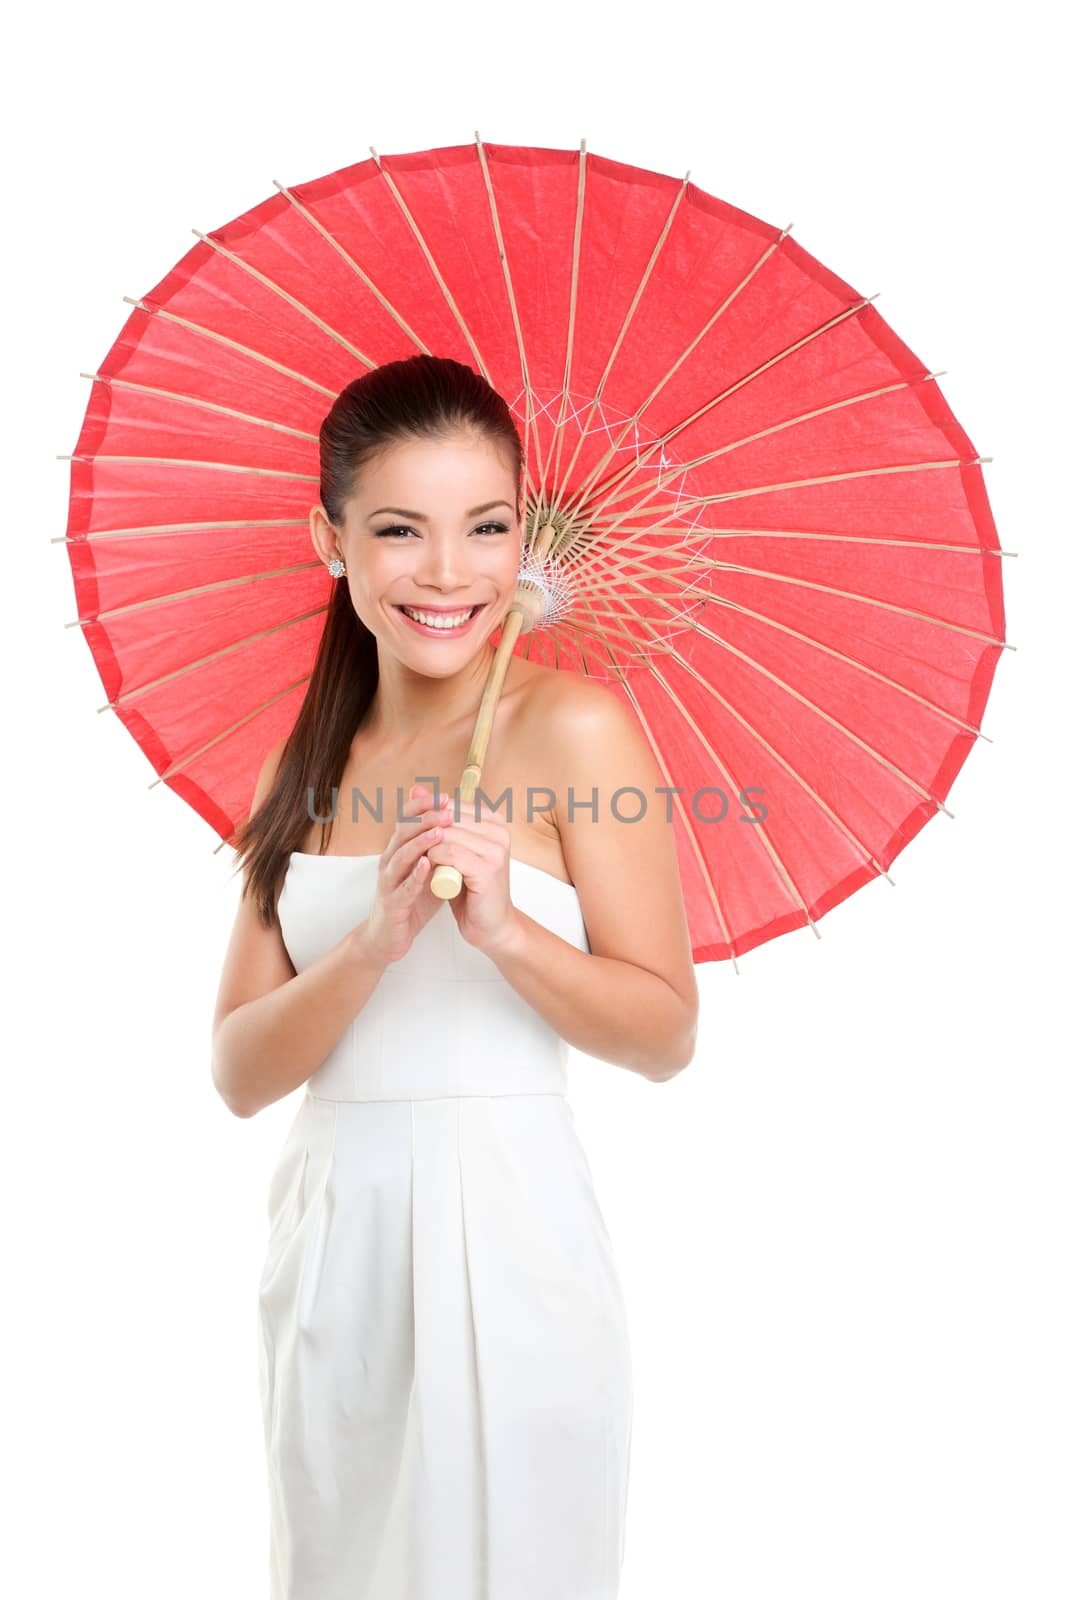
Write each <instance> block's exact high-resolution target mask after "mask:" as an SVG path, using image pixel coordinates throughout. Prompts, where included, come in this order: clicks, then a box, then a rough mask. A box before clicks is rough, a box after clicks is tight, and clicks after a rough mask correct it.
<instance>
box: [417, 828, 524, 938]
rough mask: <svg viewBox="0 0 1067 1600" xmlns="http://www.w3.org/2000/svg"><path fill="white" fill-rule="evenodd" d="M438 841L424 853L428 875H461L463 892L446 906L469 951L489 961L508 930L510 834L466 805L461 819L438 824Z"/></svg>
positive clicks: (510, 915)
mask: <svg viewBox="0 0 1067 1600" xmlns="http://www.w3.org/2000/svg"><path fill="white" fill-rule="evenodd" d="M442 826H443V828H444V837H443V838H442V839H440V840H439V841H438V843H437V844H432V845H430V846H429V848H428V849H427V851H426V854H427V856H428V857H429V858H430V870H431V872H432V870H433V868H434V867H436V866H438V865H440V864H442V863H443V864H444V865H446V866H449V867H456V868H458V870H459V871H460V872H461V873H462V874H463V888H462V889H461V890H460V891H459V894H457V895H456V896H455V897H454V898H453V899H451V900H450V901H449V902H448V904H449V906H450V907H451V909H452V915H453V916H454V917H455V919H456V922H457V924H458V926H459V931H460V933H461V934H462V935H463V937H464V939H466V941H467V943H468V944H471V945H473V946H474V947H475V949H478V950H482V951H484V952H485V954H486V955H487V956H489V957H490V958H491V957H492V954H493V951H494V950H495V949H498V948H500V947H501V946H502V945H503V944H504V942H505V941H506V940H507V937H508V935H509V933H510V931H511V929H512V928H513V926H514V923H515V917H516V911H515V907H514V906H513V905H512V903H511V830H510V828H508V827H507V825H506V824H505V823H503V822H497V821H496V820H495V819H491V818H488V817H476V816H475V815H474V806H473V803H471V804H470V805H469V806H468V807H467V808H466V809H465V810H461V820H456V819H453V820H451V821H446V822H444V823H442Z"/></svg>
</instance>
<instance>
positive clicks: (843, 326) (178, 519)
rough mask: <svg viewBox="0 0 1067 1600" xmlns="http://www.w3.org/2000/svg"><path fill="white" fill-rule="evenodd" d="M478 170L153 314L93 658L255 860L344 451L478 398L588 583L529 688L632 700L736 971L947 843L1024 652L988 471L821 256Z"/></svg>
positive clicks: (692, 916)
mask: <svg viewBox="0 0 1067 1600" xmlns="http://www.w3.org/2000/svg"><path fill="white" fill-rule="evenodd" d="M475 137H476V142H475V144H473V145H464V146H459V147H454V148H448V149H440V150H430V151H422V152H419V153H418V154H414V155H399V156H390V157H388V158H380V157H379V156H378V155H377V154H376V153H375V152H373V151H372V156H373V159H371V160H368V161H363V162H360V163H357V164H356V165H355V166H352V167H346V168H344V169H343V170H341V171H339V172H335V173H331V174H330V175H329V176H328V177H325V178H320V179H318V180H317V181H315V182H313V183H307V184H303V185H301V186H299V187H297V188H293V189H287V188H284V187H283V186H282V185H281V184H278V185H277V188H278V190H279V192H278V193H277V194H275V195H273V196H272V197H271V198H270V199H269V200H265V201H264V202H263V203H262V204H261V205H258V206H256V207H255V208H254V209H253V210H251V211H248V212H246V213H245V214H244V215H243V216H240V217H238V218H237V219H236V220H235V221H234V222H230V223H227V224H226V226H225V227H222V228H218V229H216V230H215V231H214V232H212V233H210V234H198V240H199V242H198V243H197V244H196V245H195V246H194V248H193V249H192V250H190V251H189V253H188V254H187V255H186V256H184V257H183V258H182V259H181V260H180V261H179V262H178V264H177V265H176V266H175V267H174V268H173V270H172V271H171V272H169V273H168V274H167V276H166V277H165V278H164V279H163V280H162V282H161V283H159V284H158V285H157V287H156V288H155V289H153V290H152V291H151V292H150V293H149V294H146V295H144V296H143V297H142V298H141V299H140V300H135V301H132V302H131V304H133V306H134V307H135V309H134V311H133V313H132V315H131V316H130V318H129V320H128V322H127V323H126V325H125V327H124V328H123V329H122V332H121V334H120V335H119V337H118V339H117V340H116V342H115V344H114V345H113V346H112V348H111V350H110V351H109V352H108V355H107V357H106V359H105V360H104V362H103V364H102V366H101V368H100V371H99V372H96V373H91V374H87V376H90V377H91V378H92V379H93V387H92V392H91V396H90V400H89V405H88V408H87V411H86V415H85V420H84V423H83V425H82V429H81V432H80V434H79V437H78V442H77V446H76V449H75V452H74V454H73V456H72V457H71V458H70V459H71V494H70V519H69V524H68V529H67V539H66V544H67V550H68V552H69V555H70V562H71V568H72V571H73V575H74V587H75V594H76V600H77V611H78V618H77V622H78V623H79V624H80V626H81V627H82V628H83V629H84V633H85V638H86V640H87V641H88V644H89V648H90V649H91V650H92V653H93V657H94V659H95V661H96V664H97V667H98V669H99V672H100V676H101V679H102V681H103V684H104V687H105V690H106V693H107V701H108V705H109V707H110V708H111V709H112V710H113V711H114V713H115V715H116V716H118V717H119V718H121V720H122V722H123V723H124V724H125V725H126V727H127V728H128V729H129V731H130V733H131V734H132V735H133V737H134V738H135V739H136V740H137V742H138V744H139V745H140V746H141V748H142V749H143V750H144V752H145V754H146V755H147V757H148V759H149V760H150V761H151V763H152V766H153V767H154V769H155V771H156V772H157V773H158V778H157V779H156V780H155V781H156V782H160V781H162V782H165V783H167V784H168V785H169V786H170V787H171V788H172V789H173V790H174V791H175V792H176V793H177V794H179V795H181V796H182V797H183V798H184V799H185V800H187V801H188V802H189V804H190V805H191V806H193V807H194V809H195V810H196V811H197V812H198V813H199V814H200V815H201V816H202V817H203V818H204V819H205V820H206V821H207V822H208V823H209V824H210V825H211V827H212V828H213V829H215V830H216V832H217V833H218V834H219V835H220V836H221V838H222V840H224V841H226V840H230V839H232V838H233V835H234V830H235V828H236V827H237V825H238V824H239V823H240V822H241V821H242V820H243V819H244V818H245V816H246V815H247V813H248V810H249V806H250V803H251V797H252V793H253V789H254V784H255V779H256V776H257V774H258V771H259V767H260V763H261V761H262V759H263V756H264V754H265V752H266V751H267V749H268V748H269V747H270V746H271V745H273V744H274V743H276V742H277V741H278V740H280V739H282V738H283V737H284V736H285V735H286V734H287V733H288V732H289V730H290V729H291V727H292V725H293V722H294V721H295V718H296V714H297V711H298V708H299V705H300V703H301V699H302V696H303V694H304V691H305V686H306V684H307V680H308V677H309V674H310V671H311V666H312V663H313V660H314V656H315V651H316V646H317V644H318V640H319V636H320V633H321V629H322V625H323V618H324V613H325V610H326V606H327V602H328V597H329V592H330V583H331V581H332V580H331V579H330V578H329V576H328V575H327V573H326V571H325V569H324V567H323V566H322V563H321V562H320V561H319V559H318V556H317V554H316V552H315V551H314V549H313V548H312V546H311V542H310V536H309V531H308V522H307V514H308V510H309V508H310V506H311V505H313V504H314V503H315V502H316V501H317V499H318V430H319V426H320V423H321V421H322V419H323V417H324V416H325V414H326V412H327V411H328V410H329V408H330V406H331V404H332V402H333V400H334V398H335V396H336V395H337V393H338V392H339V391H340V390H341V389H342V388H344V387H345V385H347V384H348V383H350V382H351V381H352V379H353V378H355V377H358V376H359V375H360V374H361V373H363V372H365V371H367V370H368V369H369V368H371V367H374V366H377V365H381V364H383V363H384V362H387V361H392V360H395V359H397V358H399V357H403V356H407V355H412V354H414V353H415V352H417V351H422V352H427V353H432V354H434V355H438V356H449V357H452V358H453V359H456V360H459V361H463V362H466V363H467V364H468V365H469V366H471V367H472V368H474V369H475V370H476V371H478V372H480V373H482V374H483V375H484V377H485V378H486V379H487V380H488V381H489V382H490V383H491V384H492V385H493V387H494V388H496V389H497V390H498V391H499V392H500V393H501V394H502V395H504V397H505V398H506V399H507V400H508V402H509V404H510V405H511V407H512V411H513V414H514V415H515V417H516V421H517V422H518V424H519V426H520V430H521V431H522V434H523V438H524V442H525V446H526V462H527V477H528V482H527V484H526V485H525V489H526V494H527V498H528V506H529V512H528V526H527V530H526V532H527V538H528V540H529V541H530V543H531V545H532V543H533V541H534V539H535V537H538V536H539V535H542V534H543V530H544V529H545V527H546V526H549V525H550V526H551V530H552V531H551V535H550V536H549V545H550V550H551V554H552V557H553V559H554V560H555V561H556V564H557V570H558V571H559V572H560V573H561V574H562V576H563V578H564V579H565V582H564V585H563V588H564V591H565V593H566V597H567V598H566V605H565V606H563V607H555V608H553V614H552V615H551V617H550V620H547V621H546V624H545V625H544V626H542V627H538V628H535V629H534V630H532V631H531V632H529V633H526V634H524V635H522V636H521V637H520V639H519V641H518V644H517V645H516V649H517V650H518V651H519V652H520V653H524V654H527V655H528V656H530V658H531V659H533V660H536V661H540V662H543V663H546V664H548V665H551V666H554V667H555V668H557V669H558V670H560V671H568V672H580V673H586V674H589V675H590V676H592V677H595V678H597V679H600V680H601V681H603V682H605V683H606V684H607V685H609V686H610V688H611V689H612V690H613V692H615V693H617V694H618V695H619V696H620V697H621V698H622V699H623V700H624V702H625V703H626V705H627V706H628V708H629V710H630V712H631V714H632V715H633V716H634V717H635V719H636V720H637V721H638V723H639V724H640V726H641V728H642V729H643V731H644V733H645V735H646V737H647V739H648V742H649V744H650V746H651V748H652V750H653V752H654V754H655V756H656V758H657V761H658V763H659V767H660V770H661V772H662V774H663V784H664V787H665V788H667V789H671V790H673V791H674V797H673V802H672V805H673V809H672V817H673V824H674V830H675V838H676V844H677V849H678V856H679V864H680V868H681V873H682V881H683V885H684V888H685V895H686V908H687V914H688V919H689V928H690V934H691V939H692V946H693V958H694V960H695V961H697V962H701V961H707V960H718V959H722V958H725V957H727V956H730V957H733V958H734V959H735V965H736V957H737V956H738V955H740V954H741V953H742V952H744V951H746V950H749V949H751V948H752V947H753V946H755V945H757V944H759V943H761V942H763V941H764V940H767V939H770V938H773V937H774V936H775V935H777V934H781V933H785V932H786V931H787V930H789V929H792V928H797V927H800V926H802V925H804V924H805V923H807V924H810V925H811V927H812V928H813V930H814V931H816V932H817V931H818V930H817V929H816V928H815V923H816V920H817V919H818V918H820V917H822V916H824V915H825V913H826V912H827V911H828V910H829V909H830V908H831V907H832V906H835V905H837V904H838V903H839V902H840V901H841V900H843V899H844V898H845V897H846V896H847V895H849V894H852V893H853V892H854V891H855V890H856V889H858V888H859V887H860V886H861V885H862V884H864V883H866V882H867V881H868V879H870V878H873V877H875V876H876V875H877V874H880V873H881V874H885V873H886V868H887V867H888V865H889V863H890V862H891V861H892V860H893V858H894V857H895V856H896V855H897V854H898V853H899V851H900V850H902V849H903V847H904V846H905V845H906V844H907V843H908V841H909V840H910V839H912V838H913V837H914V836H915V834H916V833H917V832H918V831H919V829H920V828H921V827H922V826H923V824H924V823H925V822H926V821H927V820H928V819H929V818H930V817H931V816H933V815H934V813H935V812H936V811H938V810H944V809H945V806H944V799H945V796H946V794H947V792H948V790H949V788H950V786H951V784H952V781H953V779H954V778H955V776H956V774H957V773H958V771H959V769H960V767H961V765H962V764H963V761H964V759H965V757H966V755H967V753H968V751H969V750H970V748H971V746H972V744H973V742H974V740H975V739H976V738H977V737H978V736H979V724H980V720H981V716H982V713H983V710H984V707H985V704H986V700H987V697H988V694H989V689H990V684H991V682H992V677H993V672H994V669H995V666H996V663H997V661H998V660H999V653H1000V651H1001V649H1002V648H1005V643H1004V639H1003V629H1004V610H1003V594H1002V584H1001V567H1000V560H999V557H1000V556H1001V554H1002V552H1001V550H1000V548H999V544H998V540H997V534H996V530H995V527H994V524H993V518H992V514H991V512H990V507H989V502H988V499H987V496H986V491H985V487H984V484H983V480H982V472H981V466H980V459H981V458H979V457H978V456H977V454H976V452H975V449H974V447H973V445H972V444H971V442H970V440H969V439H968V437H967V435H966V434H965V433H964V431H963V429H962V428H961V427H960V425H959V423H958V422H957V421H956V419H955V417H954V416H953V415H952V412H951V411H950V409H949V407H948V405H947V404H946V402H945V398H944V396H943V395H942V393H941V391H940V390H939V389H938V387H937V384H936V382H935V381H934V380H935V377H936V376H937V375H935V374H931V373H930V372H929V371H928V370H927V368H926V367H925V366H924V365H923V363H922V362H921V361H920V360H919V359H918V358H917V357H916V356H914V355H913V354H912V352H911V351H910V350H909V349H908V348H907V346H906V345H904V344H903V343H902V342H901V340H900V339H899V338H898V337H897V336H896V334H895V333H893V331H892V330H891V329H890V328H889V327H888V326H887V324H886V323H885V322H884V321H883V319H882V317H881V316H880V315H879V314H878V312H877V311H876V310H875V309H874V307H873V306H872V304H871V299H870V297H864V296H862V295H860V294H858V293H857V292H856V291H855V290H854V289H852V288H850V287H849V285H848V284H847V283H844V282H843V281H842V280H841V279H840V278H838V277H836V276H835V275H834V274H833V273H832V272H830V271H829V270H828V269H827V268H826V267H824V266H822V265H821V264H820V263H819V262H818V261H816V260H814V258H813V257H812V256H810V255H808V254H807V252H806V251H804V250H803V249H801V248H800V246H799V245H797V244H796V243H795V241H794V240H793V239H792V238H791V237H789V229H788V228H784V229H783V228H777V227H773V226H771V225H769V224H767V223H765V222H761V221H759V220H758V219H757V218H756V217H752V216H749V215H747V214H746V213H745V212H743V211H739V210H737V209H735V208H734V207H733V206H730V205H727V204H726V203H725V202H723V201H721V200H717V199H715V198H713V197H712V196H711V195H708V194H705V193H704V192H703V191H702V190H700V189H698V188H696V187H695V186H694V185H692V184H690V183H689V181H688V175H687V176H686V178H685V179H684V180H683V181H681V182H679V181H678V180H677V179H674V178H669V177H666V176H664V175H663V174H661V173H657V172H647V171H644V170H642V169H640V168H637V167H630V166H624V165H621V164H620V163H618V162H614V161H609V160H606V159H605V158H603V157H601V156H595V155H591V154H588V153H587V152H586V149H585V143H584V141H583V142H582V147H581V149H580V150H578V151H566V150H542V149H527V148H521V147H511V146H506V145H491V144H483V143H482V142H481V140H480V139H478V138H477V135H476V136H475ZM1007 648H1012V647H1011V646H1007ZM648 798H649V799H650V800H651V799H653V798H654V797H648ZM630 799H631V802H632V797H630ZM666 803H667V799H666V797H664V804H666ZM627 814H631V813H630V812H627Z"/></svg>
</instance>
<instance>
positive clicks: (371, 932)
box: [363, 783, 452, 964]
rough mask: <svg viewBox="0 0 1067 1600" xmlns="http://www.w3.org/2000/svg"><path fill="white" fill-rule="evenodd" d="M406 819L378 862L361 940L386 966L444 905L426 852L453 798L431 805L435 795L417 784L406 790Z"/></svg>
mask: <svg viewBox="0 0 1067 1600" xmlns="http://www.w3.org/2000/svg"><path fill="white" fill-rule="evenodd" d="M405 812H406V813H414V815H413V816H410V818H409V820H405V821H402V822H398V823H397V825H396V827H395V828H394V829H393V836H392V838H391V839H390V841H389V843H388V845H387V846H386V847H385V849H384V850H383V851H382V855H381V859H380V860H379V862H378V884H377V888H376V890H375V894H374V902H373V904H372V906H371V908H370V911H369V912H368V914H367V924H366V927H365V929H364V934H363V937H364V943H365V945H366V947H367V949H368V950H369V952H370V953H371V955H372V956H373V957H375V958H376V959H378V960H380V961H382V962H384V963H386V964H389V963H391V962H393V961H399V960H400V958H401V956H404V955H406V954H407V952H408V951H409V950H410V949H411V945H412V942H413V940H414V939H415V936H416V935H417V934H418V933H419V932H420V931H421V930H422V929H423V928H424V927H425V926H426V924H427V923H428V922H429V920H430V918H431V917H432V916H434V915H435V914H436V913H437V912H438V911H440V909H441V907H442V906H443V905H444V901H443V900H439V899H438V898H437V896H436V895H435V894H433V893H432V891H431V889H430V878H431V876H432V874H433V865H432V863H431V862H430V860H429V858H428V857H427V855H426V851H427V850H428V849H429V847H430V845H432V844H435V843H436V842H437V841H438V840H439V839H440V838H441V837H442V834H443V832H444V829H445V828H446V827H447V826H448V824H449V823H450V822H451V820H452V801H451V797H450V796H448V795H445V796H444V797H443V800H442V804H441V805H440V806H439V807H437V809H436V810H435V809H434V805H433V793H432V791H431V790H430V789H427V788H426V786H425V785H424V784H421V783H416V784H413V785H412V787H411V788H410V789H409V790H408V803H407V805H406V807H405Z"/></svg>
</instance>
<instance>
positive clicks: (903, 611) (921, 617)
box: [582, 561, 1015, 650]
mask: <svg viewBox="0 0 1067 1600" xmlns="http://www.w3.org/2000/svg"><path fill="white" fill-rule="evenodd" d="M710 564H711V565H712V566H713V567H715V568H717V569H718V570H719V571H720V572H741V573H744V574H745V576H746V577H750V578H766V579H767V580H768V581H769V582H772V583H786V584H795V585H796V586H797V587H798V588H801V589H817V590H818V591H819V592H820V593H821V594H832V595H834V596H835V597H836V598H837V599H839V600H851V601H853V602H855V604H856V605H864V606H873V607H874V608H875V609H877V610H879V611H892V612H895V613H896V615H898V616H903V617H911V618H912V619H913V620H914V621H915V622H927V623H929V624H930V625H931V626H932V627H935V628H946V629H948V630H949V631H950V632H952V633H962V634H965V635H966V636H967V638H969V639H977V640H979V642H980V643H982V644H995V645H999V646H1000V647H1001V649H1004V650H1013V649H1014V648H1015V646H1014V645H1010V644H1008V643H1007V641H1006V640H1005V639H997V638H994V637H993V635H992V634H988V633H982V632H980V631H979V630H978V629H977V628H966V627H964V625H963V623H962V622H949V621H948V620H947V619H946V618H944V617H935V616H934V615H933V614H932V613H931V612H929V611H916V610H914V609H913V608H912V607H911V606H898V605H894V604H893V602H892V601H890V600H879V599H878V598H877V597H876V596H874V595H868V594H861V593H860V592H859V590H857V589H842V588H840V587H839V586H838V585H837V584H833V583H816V582H815V580H814V578H798V577H794V576H793V574H792V573H788V572H772V571H771V570H770V569H769V568H767V567H747V566H742V565H741V564H740V563H738V562H734V561H711V563H710ZM584 576H585V575H584V573H583V577H584ZM612 583H613V580H612V579H610V578H606V577H603V578H598V579H597V581H596V583H594V584H591V585H590V586H589V587H590V589H591V591H592V592H594V593H598V592H601V591H603V590H605V589H610V588H611V587H612ZM582 587H583V588H584V587H585V585H584V584H583V586H582Z"/></svg>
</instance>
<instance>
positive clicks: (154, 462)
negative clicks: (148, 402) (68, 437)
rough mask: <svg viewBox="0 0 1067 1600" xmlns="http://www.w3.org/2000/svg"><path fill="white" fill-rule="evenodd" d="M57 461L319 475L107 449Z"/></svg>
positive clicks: (303, 477)
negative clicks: (116, 453) (112, 452)
mask: <svg viewBox="0 0 1067 1600" xmlns="http://www.w3.org/2000/svg"><path fill="white" fill-rule="evenodd" d="M56 460H57V461H110V462H112V463H113V464H117V465H127V464H128V463H130V462H137V463H140V464H147V465H149V466H157V467H203V468H207V467H210V468H211V469H212V470H213V471H215V472H254V473H256V474H257V475H258V476H259V477H265V478H296V479H298V480H299V481H300V482H301V483H318V481H319V480H318V477H317V476H316V474H315V473H313V472H286V471H284V470H283V469H282V468H281V467H247V466H244V465H243V464H242V463H241V462H237V461H193V460H190V459H188V458H186V457H185V456H112V455H108V454H107V452H106V451H97V453H96V454H95V455H91V456H78V455H74V456H57V457H56Z"/></svg>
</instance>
